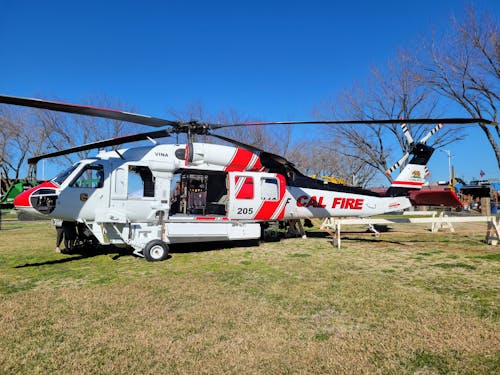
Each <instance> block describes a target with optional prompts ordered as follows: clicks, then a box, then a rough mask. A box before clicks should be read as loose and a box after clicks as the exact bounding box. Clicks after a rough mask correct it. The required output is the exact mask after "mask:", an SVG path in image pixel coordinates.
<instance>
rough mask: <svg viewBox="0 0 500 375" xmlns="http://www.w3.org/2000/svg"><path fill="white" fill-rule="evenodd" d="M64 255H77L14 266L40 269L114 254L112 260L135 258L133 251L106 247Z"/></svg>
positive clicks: (73, 251)
mask: <svg viewBox="0 0 500 375" xmlns="http://www.w3.org/2000/svg"><path fill="white" fill-rule="evenodd" d="M62 254H63V255H76V256H72V257H70V258H62V259H54V260H48V261H46V262H35V263H25V264H23V265H19V266H14V268H25V267H39V266H46V265H52V264H64V263H68V262H75V261H79V260H82V259H87V258H93V257H96V256H99V255H111V254H114V256H113V257H111V259H113V260H116V259H118V258H120V257H122V256H133V254H132V249H128V248H127V249H122V248H119V247H114V246H111V247H105V246H99V247H97V248H90V247H86V248H78V249H74V250H72V251H69V252H63V253H62Z"/></svg>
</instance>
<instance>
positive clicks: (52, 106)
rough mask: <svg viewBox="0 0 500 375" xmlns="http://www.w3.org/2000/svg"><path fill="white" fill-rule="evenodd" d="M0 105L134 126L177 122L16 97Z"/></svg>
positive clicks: (3, 98) (3, 97)
mask: <svg viewBox="0 0 500 375" xmlns="http://www.w3.org/2000/svg"><path fill="white" fill-rule="evenodd" d="M0 103H4V104H13V105H20V106H23V107H32V108H41V109H48V110H51V111H57V112H66V113H75V114H78V115H85V116H93V117H102V118H108V119H112V120H119V121H126V122H133V123H135V124H141V125H149V126H154V127H162V126H166V125H170V126H177V125H178V124H179V123H178V122H177V121H170V120H164V119H161V118H156V117H151V116H145V115H140V114H137V113H130V112H123V111H117V110H113V109H106V108H97V107H90V106H84V105H78V104H68V103H60V102H54V101H51V100H42V99H33V98H21V97H17V96H7V95H0Z"/></svg>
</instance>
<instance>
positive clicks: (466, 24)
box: [419, 7, 500, 168]
mask: <svg viewBox="0 0 500 375" xmlns="http://www.w3.org/2000/svg"><path fill="white" fill-rule="evenodd" d="M452 21H453V22H452V25H453V29H452V30H449V31H448V32H447V33H446V34H445V35H444V36H442V37H440V38H437V37H434V38H433V39H432V40H431V42H430V43H429V46H428V51H429V54H428V55H426V56H424V57H422V58H420V60H419V64H420V67H421V69H422V73H423V74H422V78H423V82H424V83H425V84H427V85H428V86H429V87H430V88H431V89H432V90H434V91H435V92H437V93H438V94H440V95H444V96H445V97H446V98H448V99H449V100H451V101H452V102H454V103H456V104H458V105H459V106H460V107H461V108H462V109H464V110H465V111H466V112H467V113H468V114H469V115H470V116H471V117H473V118H488V119H491V120H494V121H498V107H499V100H500V92H499V89H500V30H499V25H498V20H495V19H493V18H492V17H490V16H489V15H482V16H481V17H477V16H476V13H475V11H474V9H473V8H472V7H469V8H468V10H467V12H466V16H465V17H464V20H463V21H460V20H457V19H453V20H452ZM479 127H480V128H481V130H482V131H483V133H484V135H485V136H486V138H487V140H488V142H489V143H490V145H491V147H492V149H493V152H494V154H495V157H496V159H497V161H498V166H499V168H500V145H499V142H500V128H499V127H498V126H496V127H495V128H494V129H491V128H490V127H488V126H487V125H485V124H479Z"/></svg>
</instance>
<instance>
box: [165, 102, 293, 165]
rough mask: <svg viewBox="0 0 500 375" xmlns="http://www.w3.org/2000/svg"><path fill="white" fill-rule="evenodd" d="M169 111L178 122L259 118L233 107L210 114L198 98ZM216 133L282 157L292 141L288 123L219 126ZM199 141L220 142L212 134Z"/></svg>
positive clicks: (226, 121) (228, 122)
mask: <svg viewBox="0 0 500 375" xmlns="http://www.w3.org/2000/svg"><path fill="white" fill-rule="evenodd" d="M169 113H170V115H171V116H172V117H173V118H175V119H176V120H178V121H191V120H197V121H201V122H208V123H212V124H220V125H227V124H244V123H246V122H254V121H258V119H255V118H249V117H246V116H243V115H242V114H241V113H239V112H238V111H236V110H234V109H229V110H224V111H218V112H217V113H216V114H215V115H214V114H209V113H208V112H207V110H206V109H205V106H204V105H203V103H202V102H201V101H199V100H197V101H193V102H192V103H190V104H189V105H188V106H187V107H186V108H185V109H184V110H182V111H177V110H169ZM216 133H217V134H221V135H224V136H226V137H228V138H233V139H235V140H237V141H240V142H243V143H246V144H248V145H250V146H254V147H257V148H260V149H262V150H265V151H268V152H272V153H275V154H279V155H282V156H285V157H286V154H287V152H288V151H289V148H290V144H291V142H292V128H291V127H290V126H238V127H229V128H227V129H220V130H217V131H216ZM202 140H203V142H214V143H220V142H222V141H220V140H218V139H217V138H212V137H203V138H202ZM222 143H224V142H222Z"/></svg>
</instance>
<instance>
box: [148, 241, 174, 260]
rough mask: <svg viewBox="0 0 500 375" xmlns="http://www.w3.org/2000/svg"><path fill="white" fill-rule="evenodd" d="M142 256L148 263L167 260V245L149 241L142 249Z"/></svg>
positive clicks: (161, 242)
mask: <svg viewBox="0 0 500 375" xmlns="http://www.w3.org/2000/svg"><path fill="white" fill-rule="evenodd" d="M142 254H143V255H144V258H146V260H148V261H149V262H160V261H162V260H165V259H167V258H168V245H167V244H166V243H165V242H163V241H161V240H153V241H150V242H148V243H147V245H146V246H145V247H144V250H143V251H142Z"/></svg>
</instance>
